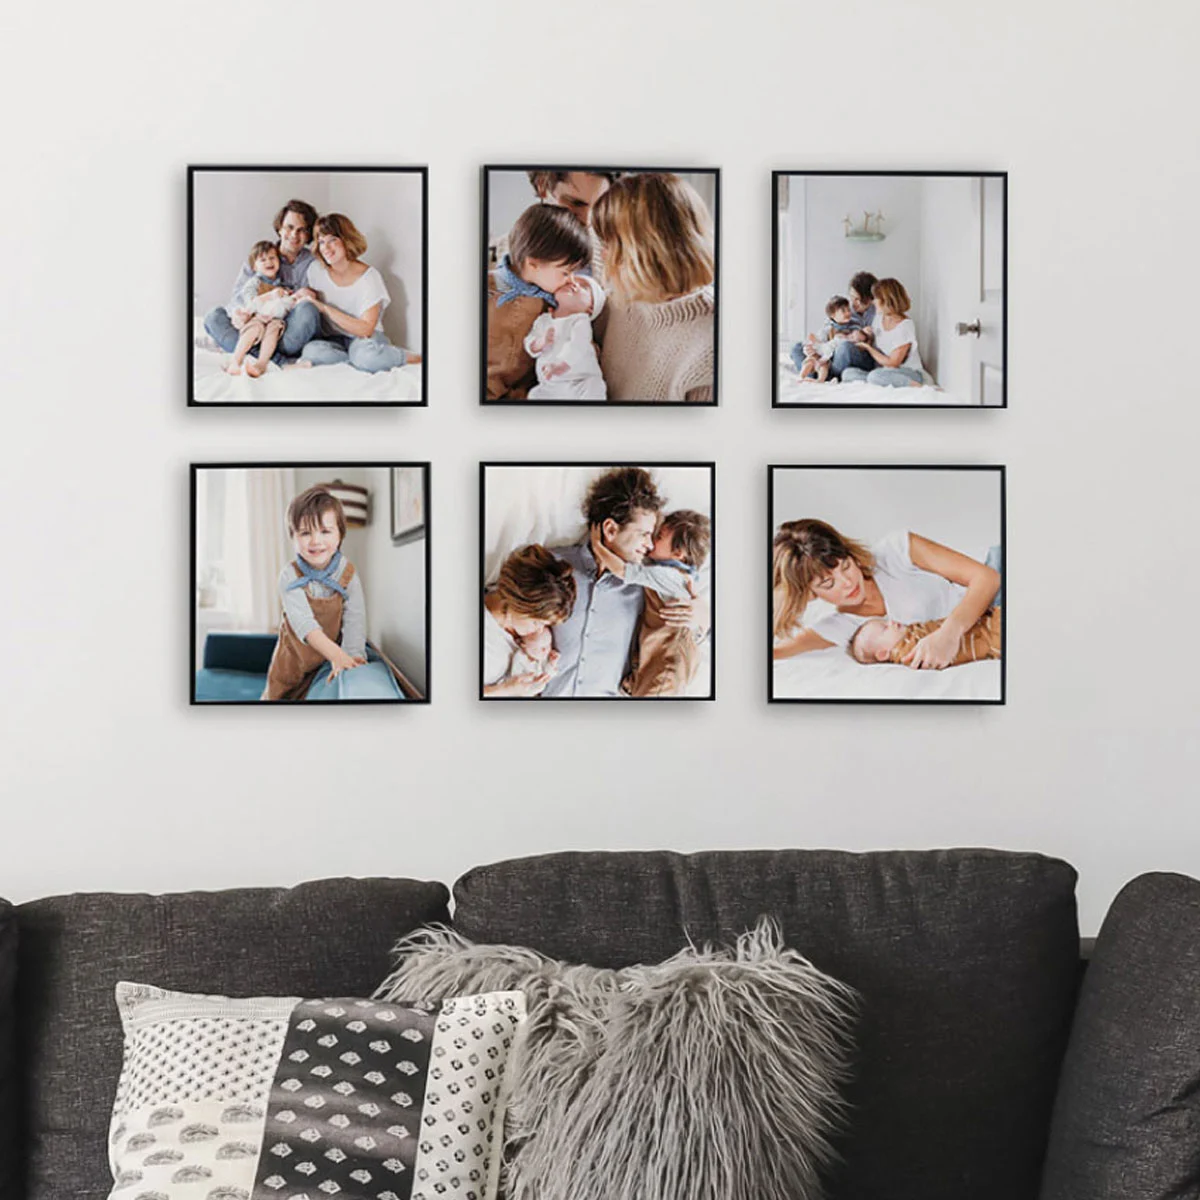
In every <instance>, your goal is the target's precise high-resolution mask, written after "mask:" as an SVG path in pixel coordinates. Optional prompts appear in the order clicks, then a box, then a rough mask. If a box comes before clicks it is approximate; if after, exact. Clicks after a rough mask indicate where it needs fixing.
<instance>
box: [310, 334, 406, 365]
mask: <svg viewBox="0 0 1200 1200" xmlns="http://www.w3.org/2000/svg"><path fill="white" fill-rule="evenodd" d="M300 357H301V359H303V360H304V361H305V362H310V363H312V365H313V366H314V367H326V366H329V365H330V364H332V363H342V362H348V363H349V364H350V365H351V366H352V367H353V368H354V369H355V370H356V371H367V372H370V373H371V374H374V373H375V372H376V371H390V370H391V369H392V368H393V367H402V366H404V364H405V363H406V362H408V351H406V350H405V349H403V348H402V347H400V346H393V345H392V343H391V342H389V341H388V340H387V335H386V334H385V333H383V332H382V330H376V332H375V334H374V335H373V336H372V337H369V338H352V337H340V336H335V337H327V338H318V339H317V340H316V341H313V342H309V343H308V345H307V346H305V347H304V349H303V350H301V351H300Z"/></svg>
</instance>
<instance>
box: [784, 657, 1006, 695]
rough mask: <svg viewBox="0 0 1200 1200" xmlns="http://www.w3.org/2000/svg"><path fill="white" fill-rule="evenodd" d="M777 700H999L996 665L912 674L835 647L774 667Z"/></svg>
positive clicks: (786, 660) (893, 665)
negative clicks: (859, 660)
mask: <svg viewBox="0 0 1200 1200" xmlns="http://www.w3.org/2000/svg"><path fill="white" fill-rule="evenodd" d="M772 670H773V672H774V682H775V686H774V692H773V694H774V697H775V699H776V700H999V699H1000V663H999V661H996V660H992V661H989V662H977V663H966V664H965V665H964V666H961V667H947V668H946V669H945V670H944V671H914V670H913V669H912V668H911V667H903V666H900V665H898V664H896V663H872V664H870V665H866V664H863V663H857V662H855V661H854V659H852V658H851V657H850V655H848V654H847V653H846V651H845V650H843V649H841V648H840V647H837V646H831V647H830V648H829V649H828V650H812V651H809V652H808V653H806V654H797V655H796V657H795V658H785V659H781V660H780V661H778V662H776V663H773V664H772Z"/></svg>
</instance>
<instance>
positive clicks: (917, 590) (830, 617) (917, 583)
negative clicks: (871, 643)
mask: <svg viewBox="0 0 1200 1200" xmlns="http://www.w3.org/2000/svg"><path fill="white" fill-rule="evenodd" d="M908 538H909V532H908V530H907V529H898V530H896V531H895V532H894V533H889V534H888V535H887V537H885V538H882V539H881V540H880V541H878V542H876V543H875V544H874V545H873V546H872V547H871V553H872V554H873V555H874V556H875V582H876V583H877V584H878V585H879V591H880V593H881V594H882V596H883V603H884V608H885V610H886V612H887V615H888V616H889V617H891V619H892V620H893V621H900V622H901V623H902V624H904V625H911V624H912V623H913V622H914V621H938V620H941V618H942V617H948V616H949V615H950V614H951V613H952V612H953V611H954V609H955V608H956V607H957V605H958V602H959V601H960V600H961V599H962V598H963V597H964V596H965V595H966V594H967V589H966V588H965V587H963V586H962V585H961V584H957V583H951V582H950V580H949V579H943V578H942V577H941V576H940V575H935V574H934V573H933V572H932V571H925V570H922V569H921V568H920V567H918V566H916V565H914V563H913V560H912V555H911V553H910V552H909V541H908ZM826 607H828V606H826ZM869 620H871V618H870V617H860V616H856V615H855V614H854V613H844V612H838V611H837V610H836V609H834V610H833V611H832V612H829V613H828V614H827V615H826V616H823V617H821V618H819V619H818V620H817V621H815V622H813V624H812V625H810V626H809V628H810V629H811V630H812V631H813V633H815V634H818V635H820V636H821V637H823V638H824V639H825V640H826V641H827V642H832V643H833V644H834V645H835V646H843V647H844V646H846V645H847V644H849V641H850V639H851V638H852V637H853V636H854V632H855V630H856V629H857V628H858V627H859V626H860V625H861V624H862V623H863V622H864V621H869Z"/></svg>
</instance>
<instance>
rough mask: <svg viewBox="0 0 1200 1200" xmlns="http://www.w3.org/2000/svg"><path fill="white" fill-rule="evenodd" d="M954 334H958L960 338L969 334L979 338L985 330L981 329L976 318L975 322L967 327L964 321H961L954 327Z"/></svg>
mask: <svg viewBox="0 0 1200 1200" xmlns="http://www.w3.org/2000/svg"><path fill="white" fill-rule="evenodd" d="M954 332H955V333H957V334H958V336H959V337H966V336H967V334H968V333H973V334H974V335H975V336H976V337H979V335H980V334H981V333H983V329H982V328H981V327H980V324H979V318H978V317H976V318H975V320H973V321H972V322H971V323H970V325H967V324H966V323H965V322H963V321H959V322H958V324H957V325H955V326H954Z"/></svg>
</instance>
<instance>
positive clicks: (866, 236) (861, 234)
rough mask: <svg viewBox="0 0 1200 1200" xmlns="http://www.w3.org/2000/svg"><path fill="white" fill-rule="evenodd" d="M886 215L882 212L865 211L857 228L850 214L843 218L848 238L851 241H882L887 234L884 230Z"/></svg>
mask: <svg viewBox="0 0 1200 1200" xmlns="http://www.w3.org/2000/svg"><path fill="white" fill-rule="evenodd" d="M883 221H884V216H883V213H882V212H873V213H870V212H865V211H864V212H863V219H862V224H861V225H859V226H858V227H857V228H855V225H854V222H853V221H851V220H850V217H849V215H846V216H844V217H843V218H842V225H843V226H845V229H846V240H847V241H850V242H882V241H883V239H884V238H885V237H887V234H885V233H884V232H883Z"/></svg>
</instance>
